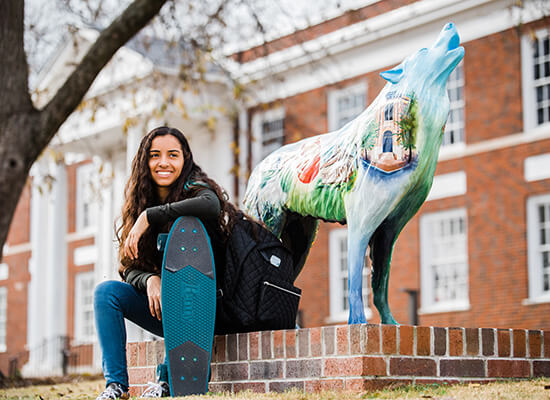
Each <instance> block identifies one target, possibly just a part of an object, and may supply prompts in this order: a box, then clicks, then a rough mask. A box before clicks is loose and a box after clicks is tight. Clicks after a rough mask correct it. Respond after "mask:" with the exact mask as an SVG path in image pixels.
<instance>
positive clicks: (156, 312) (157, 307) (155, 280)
mask: <svg viewBox="0 0 550 400" xmlns="http://www.w3.org/2000/svg"><path fill="white" fill-rule="evenodd" d="M160 288H161V284H160V276H158V275H151V276H150V277H149V278H148V279H147V298H148V299H149V310H150V311H151V315H152V316H153V317H155V318H156V319H158V320H159V321H160V320H161V319H162V308H161V304H160Z"/></svg>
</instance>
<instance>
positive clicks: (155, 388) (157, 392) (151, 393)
mask: <svg viewBox="0 0 550 400" xmlns="http://www.w3.org/2000/svg"><path fill="white" fill-rule="evenodd" d="M163 393H164V387H163V386H162V385H161V384H160V383H155V382H147V389H145V391H144V392H143V393H142V395H141V397H162V395H163Z"/></svg>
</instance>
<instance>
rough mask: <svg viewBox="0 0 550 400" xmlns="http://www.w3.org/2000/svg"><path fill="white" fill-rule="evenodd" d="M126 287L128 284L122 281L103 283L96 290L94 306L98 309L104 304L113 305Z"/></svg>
mask: <svg viewBox="0 0 550 400" xmlns="http://www.w3.org/2000/svg"><path fill="white" fill-rule="evenodd" d="M124 285H127V284H126V283H124V282H120V281H104V282H101V283H100V284H99V285H97V286H96V287H95V290H94V306H95V307H96V308H97V307H98V306H101V305H104V304H112V302H113V300H115V299H116V298H117V295H118V294H119V293H120V291H121V290H123V286H124Z"/></svg>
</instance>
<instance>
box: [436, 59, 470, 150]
mask: <svg viewBox="0 0 550 400" xmlns="http://www.w3.org/2000/svg"><path fill="white" fill-rule="evenodd" d="M459 88H460V89H461V93H462V96H461V97H460V96H459V95H458V94H457V96H456V97H457V98H456V99H455V98H454V95H453V93H458V89H459ZM464 88H465V81H464V61H461V62H460V63H459V64H458V65H457V66H456V68H455V69H454V71H453V72H452V73H451V75H450V76H449V79H448V80H447V93H448V96H449V102H450V104H449V117H448V118H447V124H446V125H445V133H444V134H443V140H442V142H441V149H450V148H452V149H457V148H463V147H464V146H465V143H466V139H465V137H466V129H465V128H466V119H465V112H464V109H465V107H464V105H465V101H464ZM451 116H455V117H456V119H455V120H453V121H451ZM451 130H454V131H455V132H456V131H458V132H459V135H460V137H459V138H458V139H456V138H455V141H454V142H453V143H451V142H450V131H451Z"/></svg>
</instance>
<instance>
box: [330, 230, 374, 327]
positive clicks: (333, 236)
mask: <svg viewBox="0 0 550 400" xmlns="http://www.w3.org/2000/svg"><path fill="white" fill-rule="evenodd" d="M329 251H330V260H329V263H330V320H331V322H340V321H347V320H348V314H349V290H348V234H347V229H345V228H343V229H334V230H332V231H331V232H330V236H329ZM369 293H370V267H369V265H367V257H365V265H364V266H363V305H364V306H365V317H366V318H367V319H368V318H371V317H372V311H371V309H370V308H369V306H368V304H369Z"/></svg>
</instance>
